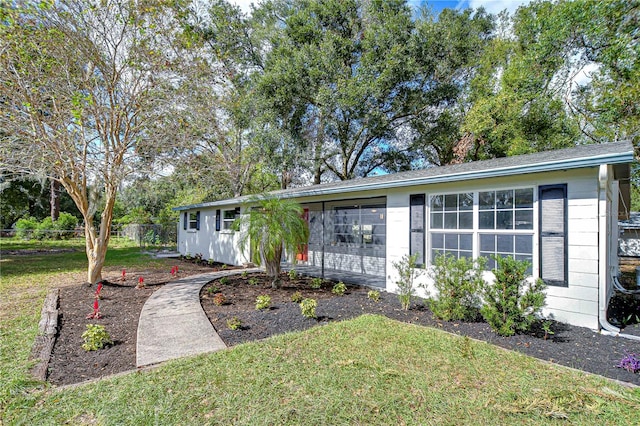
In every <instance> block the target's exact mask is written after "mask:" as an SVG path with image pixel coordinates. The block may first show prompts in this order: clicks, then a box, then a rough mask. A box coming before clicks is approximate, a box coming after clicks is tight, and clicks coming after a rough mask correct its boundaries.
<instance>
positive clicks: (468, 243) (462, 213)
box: [429, 192, 473, 260]
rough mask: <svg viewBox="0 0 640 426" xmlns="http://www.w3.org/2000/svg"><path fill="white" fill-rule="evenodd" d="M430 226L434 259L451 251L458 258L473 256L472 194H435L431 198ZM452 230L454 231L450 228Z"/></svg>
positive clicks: (432, 256) (432, 257)
mask: <svg viewBox="0 0 640 426" xmlns="http://www.w3.org/2000/svg"><path fill="white" fill-rule="evenodd" d="M429 210H430V218H431V229H441V230H443V232H431V234H430V235H431V260H433V259H434V258H435V257H436V256H437V255H438V254H442V253H449V254H452V255H453V256H455V257H456V258H460V257H473V233H471V232H455V231H457V230H473V193H472V192H464V193H460V194H443V195H432V196H431V197H430V201H429ZM449 230H451V231H449Z"/></svg>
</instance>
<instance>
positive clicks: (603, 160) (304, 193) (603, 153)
mask: <svg viewBox="0 0 640 426" xmlns="http://www.w3.org/2000/svg"><path fill="white" fill-rule="evenodd" d="M633 160H634V153H633V145H632V144H631V142H627V141H625V142H614V143H607V144H596V145H578V146H576V147H572V148H565V149H559V150H555V151H544V152H537V153H534V154H525V155H515V156H513V157H504V158H495V159H491V160H483V161H473V162H470V163H462V164H453V165H449V166H440V167H430V168H427V169H421V170H412V171H408V172H402V173H394V174H386V175H380V176H371V177H366V178H357V179H351V180H346V181H336V182H329V183H324V184H320V185H312V186H304V187H299V188H289V189H284V190H280V191H272V192H270V193H269V195H271V196H275V197H281V198H303V197H312V196H319V195H329V194H340V193H346V192H354V191H366V190H375V189H385V188H399V187H404V186H414V185H426V184H434V183H442V182H456V181H463V180H471V179H482V178H489V177H500V176H511V175H514V174H526V173H537V172H547V171H555V170H567V169H577V168H583V167H597V166H599V165H601V164H624V163H631V162H633ZM252 198H253V196H242V197H238V198H231V199H227V200H219V201H212V202H208V203H201V204H192V205H189V206H181V207H176V208H175V209H174V210H189V209H194V208H201V207H216V206H225V205H227V206H228V205H232V204H234V205H237V204H243V203H246V202H249V201H250V200H251V199H252Z"/></svg>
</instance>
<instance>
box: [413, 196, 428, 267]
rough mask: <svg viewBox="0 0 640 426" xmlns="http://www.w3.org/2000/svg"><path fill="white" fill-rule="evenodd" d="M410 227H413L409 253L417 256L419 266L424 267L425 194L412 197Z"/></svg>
mask: <svg viewBox="0 0 640 426" xmlns="http://www.w3.org/2000/svg"><path fill="white" fill-rule="evenodd" d="M409 204H410V218H409V220H410V227H411V235H410V247H409V252H410V254H411V255H412V256H413V255H414V254H417V255H418V257H417V259H416V264H417V266H420V267H422V266H424V264H425V260H424V252H425V250H424V248H425V247H424V245H425V236H424V228H425V222H424V205H425V196H424V194H417V195H411V197H410V201H409Z"/></svg>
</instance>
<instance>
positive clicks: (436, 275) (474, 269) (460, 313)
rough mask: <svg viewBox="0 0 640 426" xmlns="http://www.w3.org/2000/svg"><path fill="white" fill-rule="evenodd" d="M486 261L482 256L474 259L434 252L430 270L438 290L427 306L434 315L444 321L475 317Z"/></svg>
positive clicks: (478, 308) (478, 306)
mask: <svg viewBox="0 0 640 426" xmlns="http://www.w3.org/2000/svg"><path fill="white" fill-rule="evenodd" d="M486 263H487V260H486V259H485V258H483V257H480V258H478V259H477V260H476V261H475V262H474V261H473V260H472V259H468V258H465V257H461V258H460V259H456V258H455V257H454V256H452V255H451V254H449V253H445V254H440V255H438V256H436V258H435V259H434V261H433V269H431V271H430V272H429V276H430V277H431V278H432V279H433V285H434V287H435V288H436V290H437V294H436V298H435V299H431V300H430V301H429V307H430V308H431V311H432V312H433V314H434V315H435V316H436V317H438V318H440V319H443V320H445V321H473V320H475V319H476V318H477V317H478V314H479V313H480V290H481V289H482V286H483V284H484V280H483V278H482V271H483V270H484V267H485V265H486Z"/></svg>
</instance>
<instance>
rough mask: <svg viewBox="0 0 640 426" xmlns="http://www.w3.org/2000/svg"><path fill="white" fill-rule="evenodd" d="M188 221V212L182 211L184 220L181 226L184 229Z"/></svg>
mask: <svg viewBox="0 0 640 426" xmlns="http://www.w3.org/2000/svg"><path fill="white" fill-rule="evenodd" d="M188 223H189V212H184V220H183V223H182V227H183V228H184V230H185V231H186V230H187V226H189V225H188Z"/></svg>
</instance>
